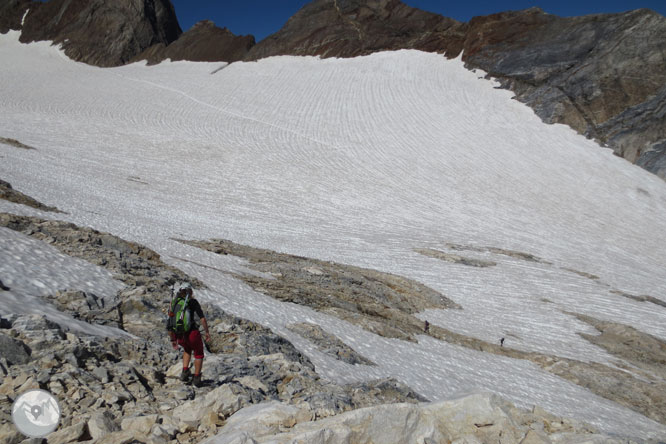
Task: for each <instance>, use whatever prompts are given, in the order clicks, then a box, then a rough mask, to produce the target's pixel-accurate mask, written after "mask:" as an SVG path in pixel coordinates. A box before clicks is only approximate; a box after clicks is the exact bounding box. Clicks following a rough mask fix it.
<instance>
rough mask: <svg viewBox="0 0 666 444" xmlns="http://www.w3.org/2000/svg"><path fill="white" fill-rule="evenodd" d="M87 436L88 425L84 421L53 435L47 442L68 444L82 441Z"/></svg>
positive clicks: (49, 436) (50, 443)
mask: <svg viewBox="0 0 666 444" xmlns="http://www.w3.org/2000/svg"><path fill="white" fill-rule="evenodd" d="M87 435H88V425H87V423H86V422H85V421H83V422H79V423H76V424H74V425H71V426H69V427H65V428H64V429H60V430H57V431H55V432H53V433H51V434H50V435H48V437H47V440H48V443H49V444H66V443H70V442H78V441H82V440H84V438H86V437H87Z"/></svg>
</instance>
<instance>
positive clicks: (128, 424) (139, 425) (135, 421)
mask: <svg viewBox="0 0 666 444" xmlns="http://www.w3.org/2000/svg"><path fill="white" fill-rule="evenodd" d="M156 423H157V415H145V416H133V417H129V418H125V419H123V420H122V421H121V423H120V428H121V429H122V430H134V431H136V432H138V433H141V434H143V435H148V434H150V433H151V429H152V428H153V426H154V425H155V424H156Z"/></svg>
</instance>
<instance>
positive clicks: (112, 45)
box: [3, 0, 182, 66]
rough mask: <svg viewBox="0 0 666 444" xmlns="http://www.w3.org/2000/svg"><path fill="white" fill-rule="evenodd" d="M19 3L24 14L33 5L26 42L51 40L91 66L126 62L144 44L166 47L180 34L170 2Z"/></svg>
mask: <svg viewBox="0 0 666 444" xmlns="http://www.w3.org/2000/svg"><path fill="white" fill-rule="evenodd" d="M10 3H17V2H16V1H15V0H10ZM18 3H20V6H21V7H22V8H23V11H22V12H24V11H25V10H26V9H28V8H29V12H28V14H27V16H26V18H25V23H24V25H23V27H22V32H21V41H22V42H24V43H28V42H33V41H41V40H51V41H53V42H54V43H60V44H62V45H63V48H64V50H65V54H67V56H69V57H70V58H72V59H74V60H77V61H81V62H85V63H88V64H91V65H97V66H117V65H122V64H125V63H127V62H128V61H129V60H131V59H132V58H133V57H134V56H136V55H137V54H139V53H141V52H142V51H144V50H145V49H146V48H149V47H151V46H153V45H155V44H160V43H161V44H164V45H168V44H169V43H171V42H173V41H174V40H176V39H177V38H178V37H179V36H180V34H181V33H182V31H181V29H180V26H179V25H178V20H177V19H176V14H175V11H174V8H173V5H172V4H171V2H170V0H114V1H104V0H51V1H49V2H47V3H40V2H30V3H27V2H20V1H19V2H18ZM16 8H18V6H16V7H14V8H13V10H15V9H16ZM19 9H20V8H19ZM8 12H10V11H8ZM21 14H22V13H21ZM3 16H4V14H3ZM14 16H15V14H14V15H11V17H14ZM19 25H20V22H19Z"/></svg>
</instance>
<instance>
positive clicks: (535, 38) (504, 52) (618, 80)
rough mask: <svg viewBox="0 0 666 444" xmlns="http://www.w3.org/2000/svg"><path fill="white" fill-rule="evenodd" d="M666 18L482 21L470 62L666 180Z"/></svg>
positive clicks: (473, 29) (522, 16) (641, 13)
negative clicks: (665, 47) (665, 51)
mask: <svg viewBox="0 0 666 444" xmlns="http://www.w3.org/2000/svg"><path fill="white" fill-rule="evenodd" d="M665 45H666V18H664V17H663V16H661V15H660V14H657V13H655V12H653V11H650V10H647V9H639V10H635V11H631V12H627V13H623V14H603V15H589V16H584V17H573V18H562V17H557V16H554V15H550V14H546V13H545V12H543V11H542V10H540V9H538V8H532V9H528V10H524V11H518V12H508V13H501V14H494V15H490V16H486V17H477V18H474V19H472V20H471V21H470V23H469V29H468V30H467V34H466V39H465V45H464V55H463V60H464V61H465V63H466V64H467V65H468V66H469V67H471V68H481V69H483V70H484V71H486V72H488V73H489V74H490V75H492V76H494V77H496V78H498V79H499V80H500V81H501V82H502V83H503V85H504V86H505V87H507V88H510V89H511V90H513V91H514V92H515V93H516V96H517V98H518V100H520V101H522V102H525V103H526V104H528V105H529V106H530V107H532V108H533V109H534V110H535V112H536V113H537V115H539V116H540V117H541V118H542V119H543V120H544V121H545V122H548V123H564V124H567V125H569V126H571V127H572V128H574V129H575V130H577V131H578V132H580V133H583V134H585V135H586V136H588V137H592V138H595V139H597V140H598V141H599V142H601V143H605V144H608V145H609V146H610V147H612V148H613V149H614V151H615V153H616V154H617V155H619V156H622V157H624V158H626V159H627V160H629V161H631V162H635V163H638V164H639V165H641V166H642V167H644V168H646V169H648V170H649V171H652V172H653V173H655V174H658V175H659V176H661V177H663V178H666V157H664V154H665V151H666V150H665V147H666V54H664V52H663V48H664V46H665Z"/></svg>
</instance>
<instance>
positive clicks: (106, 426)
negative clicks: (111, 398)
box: [88, 410, 120, 439]
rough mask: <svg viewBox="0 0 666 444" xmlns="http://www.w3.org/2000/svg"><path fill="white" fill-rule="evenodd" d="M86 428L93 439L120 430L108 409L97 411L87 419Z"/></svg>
mask: <svg viewBox="0 0 666 444" xmlns="http://www.w3.org/2000/svg"><path fill="white" fill-rule="evenodd" d="M88 430H89V431H90V436H91V437H92V438H93V439H100V438H102V437H104V436H106V435H108V434H110V433H114V432H117V431H118V430H120V427H118V424H117V423H116V422H115V420H114V418H113V415H112V414H111V413H110V412H109V411H108V410H106V411H104V412H98V413H95V414H93V416H92V417H91V418H90V420H89V421H88Z"/></svg>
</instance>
